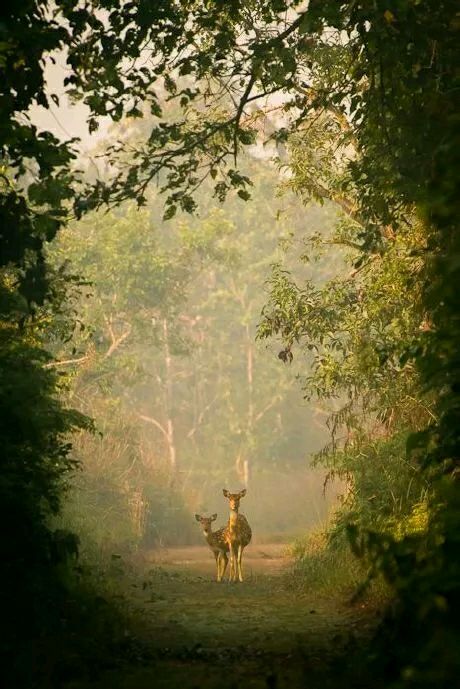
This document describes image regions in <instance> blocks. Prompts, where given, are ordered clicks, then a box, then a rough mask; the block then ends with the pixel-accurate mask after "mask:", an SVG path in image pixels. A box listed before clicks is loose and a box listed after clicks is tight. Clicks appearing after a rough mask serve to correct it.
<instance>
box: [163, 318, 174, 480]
mask: <svg viewBox="0 0 460 689" xmlns="http://www.w3.org/2000/svg"><path fill="white" fill-rule="evenodd" d="M163 339H164V342H163V348H164V358H165V414H166V441H167V444H168V452H169V465H170V469H171V480H172V481H174V479H175V477H176V474H177V451H176V441H175V432H174V420H173V417H172V400H173V387H172V359H171V351H170V349H169V329H168V322H167V320H166V318H164V319H163Z"/></svg>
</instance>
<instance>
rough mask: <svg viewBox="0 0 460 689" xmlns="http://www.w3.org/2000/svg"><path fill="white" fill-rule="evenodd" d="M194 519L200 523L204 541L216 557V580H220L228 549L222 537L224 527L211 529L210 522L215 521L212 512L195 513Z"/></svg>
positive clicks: (215, 515) (214, 515) (225, 566)
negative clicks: (209, 514)
mask: <svg viewBox="0 0 460 689" xmlns="http://www.w3.org/2000/svg"><path fill="white" fill-rule="evenodd" d="M195 519H196V520H197V522H199V523H200V524H201V528H202V529H203V534H204V537H205V538H206V542H207V544H208V546H209V547H210V548H211V550H212V552H213V553H214V557H215V558H216V567H217V581H222V577H223V576H224V574H225V570H226V569H227V563H228V557H227V553H228V551H229V546H228V543H227V541H226V540H225V537H224V532H225V528H226V527H223V528H222V529H218V530H217V531H213V530H212V523H213V522H214V521H216V519H217V514H213V515H212V517H202V516H201V515H200V514H195Z"/></svg>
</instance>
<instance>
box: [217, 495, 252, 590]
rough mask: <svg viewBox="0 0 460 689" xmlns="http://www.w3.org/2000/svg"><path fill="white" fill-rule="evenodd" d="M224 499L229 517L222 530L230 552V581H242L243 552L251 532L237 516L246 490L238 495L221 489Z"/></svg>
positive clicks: (243, 517) (247, 525)
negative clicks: (227, 503) (228, 504)
mask: <svg viewBox="0 0 460 689" xmlns="http://www.w3.org/2000/svg"><path fill="white" fill-rule="evenodd" d="M222 492H223V494H224V497H226V498H227V500H228V501H229V503H230V517H229V520H228V523H227V526H226V527H225V530H224V538H225V540H226V541H227V543H228V547H229V550H230V581H243V569H242V559H243V550H244V548H246V546H247V545H248V543H250V541H251V537H252V531H251V527H250V526H249V524H248V520H247V519H246V517H245V516H244V515H243V514H239V513H238V510H239V507H240V500H241V498H244V496H245V495H246V488H244V489H243V490H241V491H240V492H239V493H229V492H228V490H226V489H225V488H224V489H223V491H222Z"/></svg>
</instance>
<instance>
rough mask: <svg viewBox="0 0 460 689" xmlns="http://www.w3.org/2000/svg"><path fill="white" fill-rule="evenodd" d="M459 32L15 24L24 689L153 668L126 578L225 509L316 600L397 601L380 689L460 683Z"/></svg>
mask: <svg viewBox="0 0 460 689" xmlns="http://www.w3.org/2000/svg"><path fill="white" fill-rule="evenodd" d="M459 28H460V22H459V14H458V3H456V2H454V1H453V0H446V1H445V2H439V1H438V2H436V3H435V2H434V1H432V0H426V1H425V2H419V1H418V0H391V1H390V0H389V1H385V2H384V1H383V0H375V1H373V2H367V1H366V0H363V1H357V2H340V0H321V1H316V0H310V2H308V3H299V2H296V1H295V0H287V1H286V0H267V1H266V2H265V1H264V2H259V3H254V2H252V1H251V0H235V1H233V0H232V1H231V2H227V0H225V2H224V1H221V0H215V1H212V2H211V1H209V2H208V1H206V2H201V0H200V1H197V2H191V3H186V4H184V3H181V2H175V1H172V2H169V1H168V2H158V3H150V2H146V1H144V0H133V1H131V0H126V2H112V0H84V1H83V2H74V1H73V0H55V1H54V2H53V3H51V2H47V0H45V1H43V2H41V1H39V0H26V2H24V3H21V6H13V5H10V4H7V6H6V8H5V9H4V10H2V15H1V16H0V69H1V73H2V79H1V85H0V105H1V114H0V118H1V119H0V139H1V154H0V155H1V158H0V228H1V229H0V239H1V247H0V403H1V414H0V437H1V442H2V471H1V474H0V505H1V509H2V515H1V523H2V524H3V525H5V526H6V527H7V528H6V529H5V535H4V540H3V545H4V554H5V562H6V564H5V567H4V568H3V570H2V577H3V578H4V581H3V582H2V587H1V591H2V610H4V630H5V632H6V633H4V634H3V638H2V646H1V648H2V653H3V655H4V661H2V667H3V669H4V670H5V672H6V674H7V676H8V681H9V683H10V684H12V685H14V686H21V685H22V686H25V687H32V686H37V687H49V686H53V687H54V686H66V682H67V684H68V682H70V683H72V681H73V679H74V677H75V676H76V675H77V674H78V672H79V671H80V666H81V667H85V666H87V667H88V668H90V669H89V670H88V675H87V676H88V678H89V679H90V680H91V681H92V680H93V676H92V674H91V673H92V670H91V668H94V667H96V666H97V664H98V663H100V662H101V658H105V657H107V658H109V657H112V658H114V657H117V658H118V655H119V653H121V654H123V653H131V656H132V657H134V656H135V657H136V658H138V656H139V654H140V655H142V652H143V651H142V652H141V651H140V650H139V649H138V648H137V647H136V645H135V644H133V643H131V641H128V642H126V638H128V639H131V638H132V636H131V632H130V631H129V629H130V628H131V627H130V625H131V622H132V621H131V622H128V621H127V618H126V619H125V618H124V617H123V613H122V612H121V609H120V606H118V605H117V603H116V600H117V596H118V593H115V595H114V596H112V597H110V598H106V597H105V596H106V591H107V589H108V588H110V586H111V581H112V580H111V579H110V577H109V570H110V568H112V569H116V568H117V567H118V564H119V563H118V561H119V559H120V558H121V553H122V554H123V557H124V556H125V553H128V551H129V552H131V554H132V553H135V552H137V553H139V552H141V553H142V552H146V551H147V550H148V549H158V548H162V547H164V546H169V545H178V544H184V545H185V544H193V543H195V542H196V541H197V538H198V536H197V532H196V528H197V527H196V524H194V523H193V514H194V512H195V511H196V510H200V511H203V512H204V511H206V512H208V513H209V512H213V511H220V509H221V507H220V506H221V505H222V502H220V503H216V502H214V499H215V498H214V496H215V495H216V494H218V493H219V491H220V490H221V488H222V487H223V484H228V485H227V487H230V484H232V485H234V484H235V483H238V484H239V485H240V486H243V485H247V486H248V488H249V491H248V499H247V503H246V504H247V512H248V514H249V515H250V518H251V523H252V524H253V526H254V529H255V531H256V532H257V533H258V537H259V538H260V539H261V540H265V539H267V540H271V539H275V538H276V539H282V540H289V539H290V538H292V537H294V536H299V535H300V538H298V539H297V541H296V543H295V545H294V547H293V548H292V553H293V554H294V557H295V567H294V570H295V576H296V577H297V579H298V581H297V585H299V581H300V588H299V589H298V590H299V591H301V592H302V595H303V594H304V593H305V591H306V590H308V589H309V588H311V587H312V585H313V580H314V579H315V577H316V580H317V581H320V582H322V583H323V587H324V582H326V581H329V579H328V575H329V574H330V573H331V572H332V573H334V574H335V575H336V576H337V574H340V575H342V574H343V573H345V578H346V577H347V576H348V574H350V573H351V575H350V578H349V579H347V585H349V584H350V581H352V582H353V586H354V589H355V593H356V597H359V594H361V595H363V593H364V592H365V590H366V588H367V589H368V587H369V586H370V585H371V582H374V583H375V582H377V583H378V584H382V582H385V585H386V586H387V589H386V591H387V593H386V599H385V601H383V602H382V601H380V603H379V604H377V603H376V602H375V600H374V604H375V605H376V606H377V607H380V608H382V614H383V621H381V622H380V624H379V625H378V626H377V630H376V632H375V633H374V635H373V637H372V639H371V638H367V640H366V643H363V644H361V643H358V644H357V646H358V648H359V651H360V652H362V654H363V655H362V656H361V658H360V661H359V663H360V664H359V667H360V668H361V667H362V668H367V670H368V672H369V675H368V676H370V677H372V683H374V681H375V682H376V686H383V685H384V686H391V687H439V686H447V685H449V686H451V685H454V684H455V681H456V678H457V677H458V672H459V669H460V668H459V658H458V643H459V641H460V631H459V625H458V609H459V602H460V588H459V582H460V568H459V563H458V552H459V545H460V544H459V539H460V536H459V534H460V500H459V491H458V459H459V454H460V452H459V450H460V435H459V429H460V403H459V391H460V359H459V355H458V341H459V335H460V332H459V331H460V320H459V309H458V283H459V273H460V260H459V250H460V249H459V233H458V213H459V210H460V209H459V199H460V193H459V175H458V170H459V160H458V155H459V153H458V152H459V150H460V146H459V131H460V127H459V115H458V113H459V108H458V106H459V102H458V94H459V93H460V89H459V71H458V64H459V60H458V45H459V41H458V31H459ZM53 65H54V67H53ZM54 68H55V69H56V70H58V71H59V73H60V77H59V78H58V79H57V82H58V83H56V80H54V81H53V79H54V77H53V69H54ZM54 74H55V75H56V74H57V72H56V71H55V72H54ZM74 108H76V109H77V110H75V109H74ZM72 112H73V113H75V112H78V113H80V114H81V115H80V114H79V115H77V119H78V118H80V119H81V122H80V129H79V133H80V135H81V131H82V127H81V125H82V122H84V123H85V125H84V127H85V128H87V131H86V132H85V134H84V135H85V136H86V144H88V142H90V145H91V146H93V144H96V142H95V137H96V133H97V131H98V130H99V128H101V129H102V130H103V136H102V135H101V136H100V137H99V140H98V141H97V144H96V145H95V146H94V147H93V148H92V149H91V150H90V151H88V150H87V149H85V145H82V142H81V141H80V140H79V139H78V137H74V136H72V134H71V133H69V132H68V130H67V129H66V126H65V124H64V125H63V124H62V122H60V117H61V116H62V115H68V116H69V121H70V119H71V115H70V113H72ZM51 120H54V121H55V122H56V123H57V124H58V129H60V132H59V134H57V129H56V127H55V126H54V125H51ZM64 134H65V135H64ZM91 137H92V138H91ZM323 484H325V485H326V489H327V491H326V496H327V501H329V503H328V502H327V501H325V500H324V498H323V497H322V496H321V491H322V489H323ZM337 494H339V495H340V499H339V500H338V501H337V499H336V498H337ZM331 504H333V505H334V508H335V509H334V511H333V512H332V513H331V512H330V510H329V508H330V506H331ZM328 515H330V516H329V519H328V520H327V521H326V517H327V516H328ZM219 517H222V521H223V520H224V517H223V515H219ZM318 524H321V525H322V526H321V530H322V533H321V534H320V535H319V536H318V534H317V533H316V534H315V533H312V532H311V529H312V528H313V527H315V526H316V527H317V526H318ZM114 550H116V552H114ZM122 551H123V552H122ZM133 562H134V560H133ZM107 563H108V564H107ZM160 579H161V577H160ZM160 579H158V577H157V579H156V580H155V579H154V580H152V581H153V583H152V581H151V580H148V581H147V582H146V581H144V582H143V584H142V586H140V585H139V583H137V584H135V586H136V587H137V588H141V589H142V591H144V590H146V589H148V590H149V591H150V589H152V597H151V601H150V602H152V603H154V602H155V601H156V602H157V603H158V602H159V603H160V606H161V603H162V601H163V599H165V600H167V601H168V597H167V596H168V595H169V596H170V599H169V604H171V605H172V603H173V596H172V594H171V591H172V590H173V589H171V588H170V589H165V590H167V591H169V593H167V594H166V595H163V593H161V591H162V590H163V589H161V586H162V584H161V581H160ZM267 581H268V579H264V580H263V581H261V583H260V591H263V592H264V593H263V597H264V598H266V599H268V600H270V603H271V604H273V605H276V602H277V601H278V603H279V608H278V609H277V610H278V612H277V614H279V615H281V616H282V614H283V611H284V607H283V606H284V603H283V604H281V603H280V601H281V600H284V599H283V598H282V593H281V588H277V589H275V590H276V595H275V593H274V592H273V590H272V589H270V588H268V589H264V586H266V585H268V584H267ZM334 581H335V582H336V583H337V578H336V579H334ZM264 582H265V583H264ZM163 583H164V582H163ZM195 584H196V585H197V586H198V585H199V584H198V583H197V582H195ZM334 586H335V584H334ZM326 590H327V587H326ZM332 590H334V594H335V595H342V589H341V588H340V586H339V585H338V584H337V586H336V588H333V587H332V586H331V587H330V588H329V590H328V591H329V594H331V591H332ZM316 591H318V589H316ZM182 592H183V591H182ZM112 593H113V592H112ZM214 595H216V594H214ZM220 595H223V594H220ZM236 595H241V596H243V597H244V596H246V593H245V592H244V591H243V592H242V593H241V594H236ZM133 596H134V594H133ZM155 596H157V598H155ZM241 600H243V599H241ZM241 600H240V602H241ZM250 600H251V599H250V597H249V598H248V599H244V605H249V603H248V601H250ZM252 600H254V599H252ZM319 600H320V597H319V594H318V598H317V602H318V601H319ZM167 604H168V603H167ZM225 605H226V604H225ZM225 605H224V608H225ZM315 605H316V603H315ZM258 610H259V612H260V609H259V608H258ZM300 610H301V608H300V607H299V608H298V609H297V608H296V610H295V615H294V613H292V614H293V616H294V617H296V618H298V619H300V621H301V623H302V624H304V623H306V617H307V616H306V615H305V609H304V608H302V611H303V612H302V613H301V612H300ZM291 612H292V611H291ZM315 612H316V610H315V608H312V609H310V610H309V612H308V615H310V614H311V613H315ZM302 615H303V617H304V619H301V618H302ZM255 618H257V614H256V615H255ZM280 619H281V618H280ZM375 620H376V618H375V619H374V622H375V624H377V622H376V621H375ZM173 622H174V624H175V623H176V621H175V620H173ZM134 626H135V625H134ZM127 627H128V628H127ZM133 628H134V627H133ZM318 629H319V628H317V631H318ZM125 632H127V634H125ZM279 632H280V630H278V633H279ZM279 635H280V644H281V637H282V636H283V635H282V634H279ZM160 636H161V634H160ZM339 636H340V635H332V634H331V639H330V640H329V643H331V644H335V641H338V638H339ZM120 639H121V640H120ZM123 639H124V641H125V643H123ZM115 640H116V642H115ZM295 643H296V644H297V646H299V643H298V642H295ZM114 644H115V649H118V650H115V651H114ZM116 644H118V645H116ZM306 646H308V643H306V644H304V648H303V650H302V644H300V651H299V653H300V655H299V656H298V657H297V661H296V662H297V663H298V666H299V668H300V667H301V666H302V667H304V666H305V658H304V657H303V656H302V653H304V651H305V649H306ZM361 646H363V648H362V649H361V648H360V647H361ZM193 648H195V650H196V647H195V646H194V647H193ZM267 648H268V647H267ZM355 648H356V647H355ZM95 649H97V651H96V650H95ZM120 649H124V650H123V651H120ZM246 650H247V649H246ZM265 650H267V649H265ZM265 650H263V653H264V652H265ZM341 652H342V654H343V658H347V657H348V655H349V654H348V651H347V646H346V644H345V645H344V646H343V648H342V651H341ZM181 653H182V651H181ZM187 653H188V651H187ZM224 655H225V654H224ZM275 655H276V654H275ZM326 655H327V654H326ZM123 657H124V656H123ZM187 657H188V656H187ZM231 657H232V658H234V657H236V658H237V660H238V661H240V660H241V661H242V660H243V659H244V658H246V656H245V655H244V653H243V652H242V651H241V649H240V652H239V655H237V656H231ZM349 657H350V658H351V657H352V656H351V655H350V656H349ZM193 658H195V656H193ZM228 658H230V656H228ZM228 658H227V661H228ZM270 658H272V659H273V658H274V656H273V655H272V656H270ZM343 658H342V660H343ZM195 659H196V658H195ZM183 660H184V659H183V658H182V656H181V657H180V658H179V656H178V657H177V658H176V661H178V662H179V661H180V662H182V661H183ZM156 662H159V660H158V658H156ZM219 662H220V661H219ZM254 662H256V661H254ZM257 662H259V663H260V659H259V661H257ZM273 662H274V663H275V661H274V660H273ZM276 662H280V663H281V667H283V666H284V665H286V664H285V663H284V661H283V660H281V661H279V658H278V661H276ZM328 662H329V661H328ZM292 663H294V661H292ZM236 664H237V665H238V663H236ZM294 664H295V663H294ZM256 665H257V663H256ZM287 665H289V664H287ZM351 665H353V662H351V664H349V666H348V667H349V668H350V667H351ZM154 666H155V665H154V663H153V664H152V667H154ZM209 667H210V666H209ZM209 667H208V668H207V669H208V670H209ZM257 667H259V669H260V668H261V667H262V666H257ZM267 667H268V666H267ZM274 667H275V665H274ZM334 668H336V666H335V665H334V663H333V662H332V661H331V662H330V664H329V665H327V663H326V667H325V669H324V672H325V673H326V675H324V676H325V677H326V678H327V680H328V681H329V685H330V686H335V680H336V679H337V677H335V672H336V669H334ZM264 672H265V670H264ZM321 672H323V670H321V671H320V674H321ZM205 673H206V670H205ZM277 673H278V670H276V671H275V670H273V673H272V675H267V677H265V675H263V677H262V681H263V682H265V684H266V686H270V687H273V686H277V682H278V680H280V681H281V679H282V677H281V675H280V674H279V673H278V674H277ZM366 676H367V675H366ZM355 677H356V675H355ZM273 678H274V679H273ZM304 680H305V677H304V678H303V680H302V681H300V680H298V681H297V684H298V686H303V685H304V684H305V681H304ZM187 681H188V680H187ZM230 681H233V680H231V678H229V682H230ZM283 681H284V680H283ZM286 681H287V682H288V681H289V680H286ZM353 681H354V680H353V677H352V678H351V681H350V686H353V687H354V686H355V684H354V683H353ZM379 682H380V685H379V684H378V683H379ZM382 683H383V684H382ZM179 684H180V686H186V685H184V684H183V683H181V682H179ZM317 684H318V686H327V684H324V682H323V681H322V679H321V677H320V678H319V679H318V682H317ZM237 685H238V683H237ZM210 686H211V685H210ZM264 686H265V685H264ZM280 686H282V685H280ZM293 686H294V685H293ZM366 686H367V685H366Z"/></svg>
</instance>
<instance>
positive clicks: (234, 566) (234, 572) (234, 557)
mask: <svg viewBox="0 0 460 689" xmlns="http://www.w3.org/2000/svg"><path fill="white" fill-rule="evenodd" d="M237 578H238V546H236V545H233V543H232V545H231V546H230V581H236V580H237Z"/></svg>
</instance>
